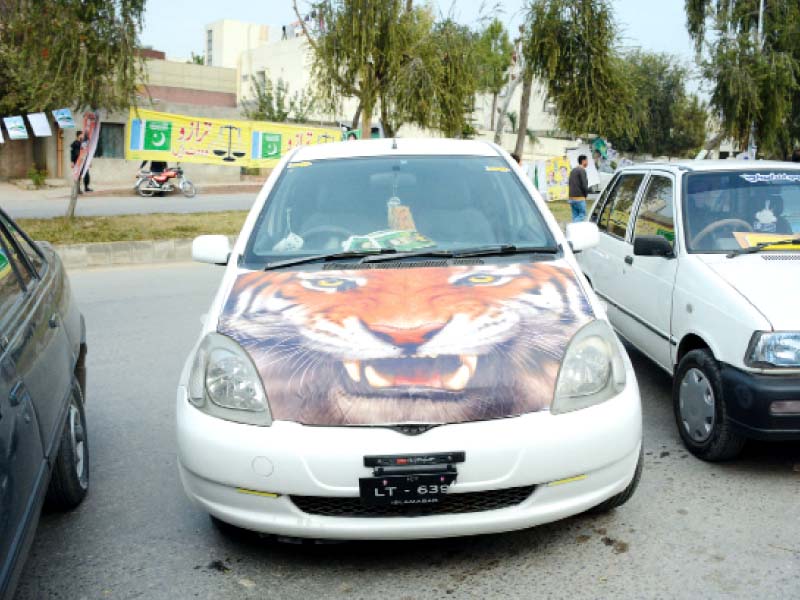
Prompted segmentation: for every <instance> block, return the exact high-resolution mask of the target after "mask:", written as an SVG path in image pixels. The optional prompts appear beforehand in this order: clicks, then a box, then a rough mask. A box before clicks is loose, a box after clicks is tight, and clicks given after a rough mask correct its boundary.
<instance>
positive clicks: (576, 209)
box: [569, 154, 589, 223]
mask: <svg viewBox="0 0 800 600" xmlns="http://www.w3.org/2000/svg"><path fill="white" fill-rule="evenodd" d="M588 164H589V159H588V158H586V155H585V154H581V155H580V156H579V157H578V165H577V166H576V167H575V168H574V169H572V171H571V172H570V174H569V205H570V207H571V208H572V222H573V223H579V222H581V221H585V220H586V196H587V195H588V194H589V178H588V176H587V175H586V166H587V165H588Z"/></svg>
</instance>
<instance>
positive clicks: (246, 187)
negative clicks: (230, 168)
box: [0, 178, 266, 201]
mask: <svg viewBox="0 0 800 600" xmlns="http://www.w3.org/2000/svg"><path fill="white" fill-rule="evenodd" d="M264 179H265V180H266V178H264ZM263 183H264V182H263V181H261V182H258V181H240V182H237V183H232V182H229V183H208V184H205V185H198V186H197V192H198V194H199V193H209V194H210V193H213V194H244V193H249V192H254V191H255V192H257V191H258V190H260V189H261V186H262V185H263ZM177 193H178V194H180V191H178V192H177ZM136 195H137V194H136V192H135V191H134V190H133V185H129V184H102V183H100V184H97V185H96V186H94V187H92V191H91V192H89V193H88V194H85V196H87V197H89V196H93V197H103V198H108V197H119V196H136ZM69 196H70V188H69V187H56V188H42V189H39V190H23V189H22V188H20V187H18V186H16V185H14V184H12V183H7V182H0V201H5V200H7V199H14V200H20V201H24V200H40V199H53V198H69Z"/></svg>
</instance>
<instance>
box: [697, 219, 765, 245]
mask: <svg viewBox="0 0 800 600" xmlns="http://www.w3.org/2000/svg"><path fill="white" fill-rule="evenodd" d="M732 225H742V226H744V227H746V228H747V231H753V228H752V227H751V226H750V223H748V222H747V221H742V220H741V219H722V220H721V221H715V222H714V223H710V224H709V225H706V226H705V227H703V229H701V230H700V233H698V234H697V235H696V236H694V237H693V238H692V246H697V245H698V244H699V242H700V240H702V239H703V238H706V237H708V235H709V234H711V233H713V232H715V231H716V230H717V229H720V228H722V227H728V226H732Z"/></svg>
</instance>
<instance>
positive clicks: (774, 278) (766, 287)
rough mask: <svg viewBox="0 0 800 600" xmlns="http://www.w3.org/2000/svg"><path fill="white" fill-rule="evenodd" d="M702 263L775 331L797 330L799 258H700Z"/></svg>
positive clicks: (776, 254) (771, 255) (769, 255)
mask: <svg viewBox="0 0 800 600" xmlns="http://www.w3.org/2000/svg"><path fill="white" fill-rule="evenodd" d="M704 262H705V263H706V264H707V265H708V266H709V267H710V268H711V269H712V270H713V271H714V272H715V273H716V274H717V275H719V276H720V277H721V278H722V279H724V280H725V281H726V282H727V283H729V284H730V285H731V286H732V287H733V288H734V289H736V290H737V291H738V292H739V293H740V294H742V295H743V296H744V297H745V298H747V300H748V301H749V302H750V303H751V304H752V305H753V306H755V307H756V309H758V310H759V311H760V312H761V313H762V314H763V315H764V316H765V317H766V318H767V320H768V321H769V322H770V323H771V324H772V327H773V328H774V329H776V330H800V312H798V311H797V298H798V296H800V277H798V270H799V269H800V256H798V255H797V254H796V253H792V254H787V253H781V252H770V253H759V254H750V255H741V256H737V257H735V258H727V257H726V256H725V255H722V254H720V255H713V256H710V255H709V256H706V257H704Z"/></svg>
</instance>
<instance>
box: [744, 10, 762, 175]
mask: <svg viewBox="0 0 800 600" xmlns="http://www.w3.org/2000/svg"><path fill="white" fill-rule="evenodd" d="M756 48H757V51H758V52H759V53H760V52H761V50H762V49H763V48H764V0H759V3H758V27H757V29H756ZM756 150H757V146H756V124H755V122H753V123H752V124H751V125H750V142H749V143H748V145H747V154H748V156H749V157H750V158H751V159H752V160H755V158H756Z"/></svg>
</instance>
